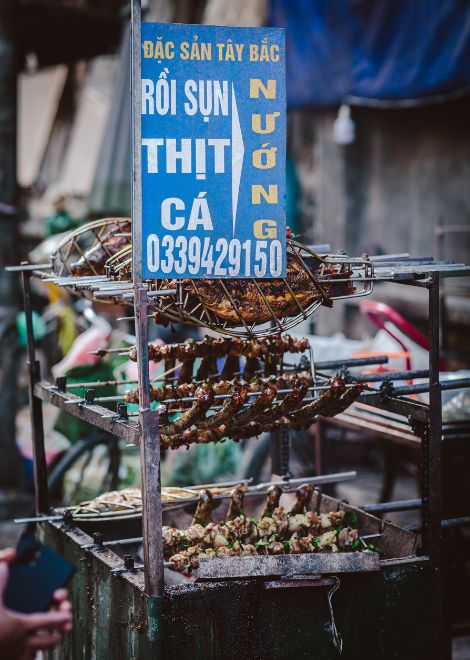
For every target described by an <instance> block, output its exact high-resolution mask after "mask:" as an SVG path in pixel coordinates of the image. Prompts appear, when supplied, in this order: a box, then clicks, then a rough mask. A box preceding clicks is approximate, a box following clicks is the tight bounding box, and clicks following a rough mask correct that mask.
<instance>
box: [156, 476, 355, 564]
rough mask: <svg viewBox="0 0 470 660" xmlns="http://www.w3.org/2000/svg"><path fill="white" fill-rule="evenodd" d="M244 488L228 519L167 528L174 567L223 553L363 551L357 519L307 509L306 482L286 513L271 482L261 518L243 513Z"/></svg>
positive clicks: (166, 547)
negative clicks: (354, 525)
mask: <svg viewBox="0 0 470 660" xmlns="http://www.w3.org/2000/svg"><path fill="white" fill-rule="evenodd" d="M245 490H246V488H245V487H243V486H240V487H237V488H236V489H235V490H234V491H233V492H232V502H231V505H230V508H229V511H228V514H227V517H226V520H225V521H221V522H219V523H217V524H216V523H213V522H209V523H207V524H206V525H205V527H203V526H202V524H201V523H200V522H197V521H196V518H197V516H195V518H194V520H193V524H192V525H191V526H190V527H189V528H188V529H186V530H183V531H179V530H175V529H173V528H164V534H163V539H164V556H165V558H166V559H169V560H170V561H171V562H172V563H173V568H174V569H175V570H192V569H194V568H198V566H199V561H200V559H203V558H210V557H222V556H246V555H257V554H275V555H276V554H286V553H287V554H289V553H294V554H298V553H302V552H308V553H312V552H350V551H354V550H363V549H364V548H365V544H361V543H360V542H359V532H358V530H357V529H354V528H353V527H351V525H352V524H353V517H352V516H347V515H346V514H345V512H344V511H331V512H329V513H321V514H320V515H317V514H316V513H315V512H313V511H306V510H305V508H306V506H309V505H310V501H311V497H312V492H313V489H312V487H311V485H309V484H304V485H302V486H300V487H299V488H298V489H297V491H296V503H295V504H294V506H293V507H292V508H291V510H290V511H288V512H286V511H284V508H283V507H282V506H275V508H274V509H273V506H274V505H275V504H278V503H279V499H280V496H281V494H282V490H281V489H280V488H279V487H278V486H272V487H271V488H270V489H269V491H268V494H267V500H266V505H265V508H264V511H263V514H262V517H261V518H260V519H259V520H256V519H255V518H247V517H246V516H245V515H244V514H243V510H242V509H243V495H244V492H245Z"/></svg>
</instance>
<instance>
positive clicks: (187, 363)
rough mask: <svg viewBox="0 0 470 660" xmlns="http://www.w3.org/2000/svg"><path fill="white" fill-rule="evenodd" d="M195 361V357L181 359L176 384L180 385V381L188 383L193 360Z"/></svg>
mask: <svg viewBox="0 0 470 660" xmlns="http://www.w3.org/2000/svg"><path fill="white" fill-rule="evenodd" d="M195 361H196V358H191V357H190V358H187V359H186V360H183V362H182V364H181V367H180V372H179V375H178V384H179V385H181V384H182V383H189V382H191V380H192V377H193V369H194V362H195Z"/></svg>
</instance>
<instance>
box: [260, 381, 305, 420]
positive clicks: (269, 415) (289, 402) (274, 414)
mask: <svg viewBox="0 0 470 660" xmlns="http://www.w3.org/2000/svg"><path fill="white" fill-rule="evenodd" d="M308 386H309V383H308V382H307V381H306V380H303V379H301V378H299V379H298V380H297V381H293V382H292V392H290V393H289V394H287V395H286V396H285V397H284V399H283V400H282V401H280V402H279V403H277V404H276V405H274V406H272V407H271V408H269V409H268V410H266V411H265V412H263V413H262V414H261V415H258V417H257V418H256V422H257V423H258V424H270V423H271V422H275V421H276V420H277V419H279V418H281V417H283V416H284V415H285V414H286V413H288V412H290V411H292V410H294V409H295V408H296V407H297V406H298V405H299V404H300V402H301V401H302V399H303V398H304V396H305V395H306V394H307V392H308Z"/></svg>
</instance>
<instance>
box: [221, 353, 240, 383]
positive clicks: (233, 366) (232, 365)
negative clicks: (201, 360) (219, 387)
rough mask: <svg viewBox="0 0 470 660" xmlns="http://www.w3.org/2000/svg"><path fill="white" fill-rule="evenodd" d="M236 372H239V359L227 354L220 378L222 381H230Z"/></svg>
mask: <svg viewBox="0 0 470 660" xmlns="http://www.w3.org/2000/svg"><path fill="white" fill-rule="evenodd" d="M238 371H240V358H239V356H238V355H234V354H233V353H229V354H228V355H227V357H226V359H225V362H224V367H223V369H222V373H221V374H220V378H221V379H222V380H231V379H232V378H234V376H235V374H236V373H237V372H238Z"/></svg>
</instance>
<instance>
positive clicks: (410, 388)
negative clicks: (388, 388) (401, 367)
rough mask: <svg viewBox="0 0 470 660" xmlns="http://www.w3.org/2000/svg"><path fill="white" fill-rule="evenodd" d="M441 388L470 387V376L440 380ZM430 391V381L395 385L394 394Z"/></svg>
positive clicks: (456, 388)
mask: <svg viewBox="0 0 470 660" xmlns="http://www.w3.org/2000/svg"><path fill="white" fill-rule="evenodd" d="M440 386H441V390H443V391H444V390H458V389H460V388H466V387H470V378H456V379H455V380H444V381H440ZM425 392H429V383H427V384H426V383H420V384H418V385H404V386H403V387H394V388H393V395H394V396H402V395H405V394H424V393H425Z"/></svg>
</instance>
